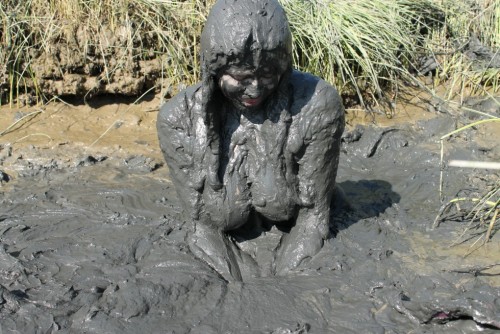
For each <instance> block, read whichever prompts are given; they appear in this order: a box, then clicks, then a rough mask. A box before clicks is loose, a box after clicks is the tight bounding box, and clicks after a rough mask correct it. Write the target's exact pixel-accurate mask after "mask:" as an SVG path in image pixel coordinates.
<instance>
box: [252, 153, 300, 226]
mask: <svg viewBox="0 0 500 334" xmlns="http://www.w3.org/2000/svg"><path fill="white" fill-rule="evenodd" d="M262 158H264V159H261V160H264V161H261V162H260V163H259V166H258V168H257V169H256V171H255V173H252V174H253V175H251V176H250V182H251V185H250V194H251V199H252V206H253V208H254V209H255V211H257V212H259V213H260V214H262V215H263V216H264V217H266V218H267V219H270V220H273V221H287V220H290V219H291V218H292V217H293V216H294V215H295V212H296V200H295V199H296V196H295V194H294V191H293V185H291V184H289V183H288V182H287V180H286V178H285V170H284V163H283V161H281V160H282V159H281V157H271V156H268V157H262Z"/></svg>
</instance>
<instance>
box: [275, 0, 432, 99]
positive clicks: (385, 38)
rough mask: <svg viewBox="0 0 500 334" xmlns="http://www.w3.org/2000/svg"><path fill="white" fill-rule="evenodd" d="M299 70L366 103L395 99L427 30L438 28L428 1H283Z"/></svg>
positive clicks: (430, 3) (407, 76) (408, 78)
mask: <svg viewBox="0 0 500 334" xmlns="http://www.w3.org/2000/svg"><path fill="white" fill-rule="evenodd" d="M282 2H283V4H284V6H285V8H286V10H287V13H288V17H289V20H290V24H291V27H292V30H293V34H294V38H295V47H296V49H295V60H296V64H297V65H298V67H299V68H301V69H303V70H304V71H308V72H312V73H315V74H317V75H320V76H322V77H324V78H325V79H326V80H327V81H330V82H332V83H334V84H335V85H336V86H337V87H338V88H339V90H340V91H341V93H343V94H346V93H347V94H348V95H353V94H352V93H354V95H355V96H357V97H358V98H359V100H360V101H359V102H361V104H365V103H364V102H366V101H380V99H381V98H382V96H383V95H384V93H386V94H387V93H388V95H391V97H392V98H393V97H394V94H395V91H396V90H397V85H398V82H399V81H400V80H401V79H405V80H411V77H412V75H411V74H410V71H409V69H410V68H411V66H412V64H413V63H414V62H415V61H416V58H417V57H418V54H419V52H421V50H420V46H421V45H422V43H423V39H424V38H425V34H426V33H427V30H428V29H430V28H431V27H433V26H434V25H436V24H438V22H439V15H436V14H431V13H434V12H436V13H439V12H440V8H439V7H438V6H437V5H435V4H434V3H433V2H432V1H418V2H417V1H406V0H396V1H387V0H374V1H321V0H317V1H293V0H283V1H282Z"/></svg>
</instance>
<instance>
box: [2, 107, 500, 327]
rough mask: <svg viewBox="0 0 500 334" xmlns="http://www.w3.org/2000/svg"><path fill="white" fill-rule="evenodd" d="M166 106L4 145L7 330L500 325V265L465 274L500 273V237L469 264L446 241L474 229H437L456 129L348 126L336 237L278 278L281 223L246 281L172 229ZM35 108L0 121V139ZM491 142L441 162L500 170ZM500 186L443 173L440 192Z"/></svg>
mask: <svg viewBox="0 0 500 334" xmlns="http://www.w3.org/2000/svg"><path fill="white" fill-rule="evenodd" d="M157 102H158V101H154V100H152V101H149V102H147V103H143V104H141V105H133V104H128V105H127V104H120V105H112V106H110V105H109V104H108V105H106V106H93V107H92V106H80V107H78V108H75V107H74V106H66V105H51V106H48V107H46V108H45V109H44V110H43V113H40V114H38V115H36V117H37V118H35V119H33V120H30V121H27V122H25V123H22V124H19V125H18V126H17V127H16V129H15V130H14V131H10V132H9V133H8V134H6V135H4V136H2V137H0V144H1V145H2V147H1V151H0V161H1V163H2V165H1V166H0V170H2V171H3V172H4V173H5V174H7V175H8V176H9V177H8V178H9V179H10V180H9V181H8V182H5V181H4V182H3V184H2V187H1V188H0V205H1V206H0V243H1V246H2V247H0V329H1V330H0V332H1V333H12V332H19V333H59V332H60V333H104V332H106V333H139V332H142V333H275V334H278V333H280V334H282V333H283V334H284V333H410V332H411V333H476V332H478V331H480V330H481V331H482V332H483V333H494V332H497V331H498V329H499V328H500V276H499V275H498V274H499V273H500V267H492V268H491V269H488V270H485V271H479V272H478V271H476V272H474V271H470V270H469V271H470V272H471V273H468V272H467V271H468V269H470V268H472V267H478V268H479V267H485V266H488V265H492V264H495V263H500V246H499V244H500V242H499V241H500V235H499V234H498V233H497V234H496V235H494V237H493V240H492V241H491V242H490V243H489V244H488V245H486V246H484V247H482V248H480V249H479V250H477V251H475V252H472V254H470V255H468V256H464V255H465V254H467V253H470V251H469V245H470V243H469V244H465V245H462V246H460V247H451V248H450V247H449V245H450V244H451V243H452V242H453V241H454V240H455V239H456V238H457V237H458V236H459V235H460V233H461V232H462V231H463V229H464V224H466V222H457V221H445V222H443V223H442V224H441V226H440V227H439V228H438V229H435V230H431V229H430V226H431V225H432V222H433V220H434V218H435V216H436V212H437V211H438V209H439V207H440V205H441V204H440V202H439V195H438V191H437V189H438V181H439V142H438V138H439V137H440V136H441V135H443V134H444V133H447V132H448V131H450V130H452V129H454V128H455V121H454V120H453V119H451V118H447V117H445V116H440V117H428V116H429V114H424V116H425V117H420V120H417V119H413V120H411V122H408V119H407V117H406V116H401V117H403V118H404V119H403V122H398V117H400V116H397V117H396V120H395V121H394V122H392V123H386V124H383V126H382V127H381V126H374V125H371V124H369V123H367V124H364V125H358V127H355V126H354V124H353V123H354V120H351V127H350V132H348V133H347V134H346V136H345V138H344V141H345V143H344V144H343V149H342V156H341V159H340V161H341V163H340V168H339V176H338V183H339V184H340V185H341V187H342V189H343V190H344V192H345V195H346V196H345V197H346V199H347V201H348V204H347V203H346V202H345V201H341V200H339V201H338V202H337V203H335V208H334V215H333V216H334V219H333V220H334V223H335V224H334V225H333V226H332V232H333V235H334V237H333V238H332V239H330V240H329V241H328V242H327V243H326V244H325V246H324V247H323V249H322V250H321V252H320V253H319V254H318V255H317V256H315V257H314V258H312V259H311V260H310V261H309V262H307V263H305V264H303V265H302V266H301V267H300V268H299V269H298V270H297V271H296V272H293V273H291V274H290V275H287V276H281V277H274V276H269V275H266V270H265V267H266V266H268V265H269V263H268V262H267V260H266V259H268V258H269V256H268V255H269V254H270V253H271V252H273V249H274V248H275V247H276V244H277V242H278V240H279V237H280V235H281V233H283V232H281V231H279V230H278V229H276V228H274V227H272V228H270V229H269V230H268V231H266V232H265V233H264V234H263V235H260V236H259V237H257V238H254V239H250V240H246V241H244V242H241V243H240V247H241V248H243V249H247V250H249V251H252V252H253V253H254V254H253V255H254V256H255V258H257V259H258V260H259V261H260V263H259V264H260V266H261V267H262V268H263V270H262V272H263V273H264V274H263V276H262V277H254V278H247V279H245V281H244V282H243V283H241V282H239V283H238V282H226V281H224V280H223V279H221V278H220V277H219V276H218V275H217V274H216V273H215V272H214V271H213V270H211V269H210V268H209V267H208V266H207V265H206V264H204V263H202V262H200V261H198V260H197V259H196V258H195V257H194V256H193V255H192V254H191V253H190V252H189V250H188V248H187V246H186V242H185V239H186V235H187V234H188V233H189V232H190V229H191V227H190V225H189V224H187V223H184V222H182V221H180V220H179V210H180V209H179V205H178V203H177V200H176V195H175V191H174V189H173V188H172V185H171V184H170V182H169V181H168V170H167V169H166V167H164V166H163V162H162V160H161V157H160V154H159V149H158V146H157V142H156V137H155V136H156V134H155V133H154V119H155V118H156V117H155V116H156V111H155V110H154V109H155V107H154V106H155V105H157ZM58 108H59V109H58ZM30 111H33V110H24V109H21V110H16V109H14V110H2V113H1V117H3V118H0V120H1V122H0V124H1V125H2V126H1V129H4V128H6V127H7V126H8V125H9V124H11V123H12V122H14V121H15V120H16V118H17V119H19V115H26V114H27V113H29V112H30ZM16 113H21V114H16ZM431 116H435V115H431ZM118 124H119V125H118ZM498 130H499V129H493V131H491V129H490V130H488V131H484V129H471V130H469V131H467V132H466V133H463V134H461V135H459V136H456V137H454V138H452V139H451V140H450V141H448V142H447V143H446V145H445V148H446V157H447V159H449V158H454V159H460V158H464V159H470V160H495V159H496V160H498V159H499V157H500V152H499V147H498V146H499V145H498V142H499V141H498V139H499V138H498V135H492V134H499V133H500V131H498ZM103 133H105V135H104V136H103ZM37 134H38V135H37ZM42 134H43V135H42ZM99 138H100V139H99ZM96 139H99V140H98V141H97V142H96ZM5 179H7V177H6V178H5ZM496 180H498V174H494V173H493V172H491V171H477V170H474V171H473V170H460V169H451V168H448V169H446V171H445V181H446V182H445V192H446V194H447V195H448V196H454V195H455V194H456V193H457V192H460V191H465V190H468V189H470V188H477V187H479V188H484V187H486V186H487V185H491V184H492V183H493V182H495V181H496ZM464 189H465V190H464ZM474 273H475V275H474Z"/></svg>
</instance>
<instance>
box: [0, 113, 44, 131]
mask: <svg viewBox="0 0 500 334" xmlns="http://www.w3.org/2000/svg"><path fill="white" fill-rule="evenodd" d="M41 113H43V110H37V111H33V112H30V113H29V114H26V115H24V116H23V117H21V118H19V119H18V120H17V121H15V122H14V123H12V124H11V125H9V126H8V127H7V128H6V129H5V130H3V131H2V132H0V137H1V136H3V135H5V134H7V133H9V132H12V131H14V130H15V129H14V128H15V127H16V126H18V125H19V126H20V125H22V124H24V123H26V122H29V121H30V120H32V119H33V118H34V117H35V116H37V115H38V114H41ZM23 122H24V123H23Z"/></svg>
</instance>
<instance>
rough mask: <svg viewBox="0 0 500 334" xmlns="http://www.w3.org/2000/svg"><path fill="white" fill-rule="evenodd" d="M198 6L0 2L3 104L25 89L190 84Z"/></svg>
mask: <svg viewBox="0 0 500 334" xmlns="http://www.w3.org/2000/svg"><path fill="white" fill-rule="evenodd" d="M203 11H207V9H206V8H205V5H204V2H202V1H199V2H195V1H174V0H172V1H168V0H51V1H49V2H48V3H47V1H42V0H27V1H22V2H19V1H13V0H10V1H2V2H1V3H0V18H1V21H2V22H3V23H2V25H1V26H0V44H1V45H2V48H1V50H2V51H1V52H0V63H1V64H4V68H2V71H1V73H0V76H1V77H0V89H1V90H2V91H1V94H0V95H1V96H2V101H0V102H3V101H5V100H9V101H12V100H13V99H14V98H15V97H16V95H19V93H21V92H22V91H24V90H31V91H34V92H35V93H36V94H35V95H36V96H40V95H42V94H43V93H46V94H49V95H92V94H95V93H102V92H104V93H118V94H127V95H129V94H132V95H135V94H140V93H141V92H142V91H144V90H146V89H149V88H150V87H151V86H152V85H160V84H159V82H161V84H163V86H164V88H165V89H167V90H168V88H169V87H170V86H175V85H180V84H183V83H185V82H189V81H192V80H193V77H196V76H197V70H198V69H197V68H198V66H197V58H198V57H197V53H196V47H197V44H198V36H199V31H200V30H201V26H202V24H203V22H204V17H203V16H201V15H199V14H200V12H203ZM124 78H125V79H124ZM162 78H165V79H166V80H165V81H162V80H161V79H162ZM127 79H129V82H128V84H129V86H132V87H128V86H127ZM58 82H59V84H58ZM133 85H135V87H134V86H133Z"/></svg>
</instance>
